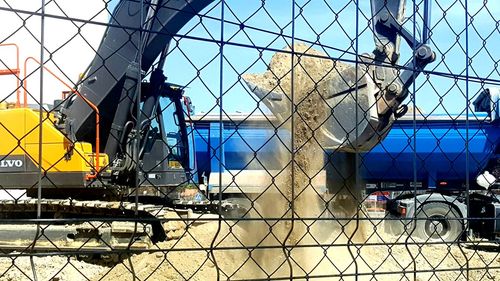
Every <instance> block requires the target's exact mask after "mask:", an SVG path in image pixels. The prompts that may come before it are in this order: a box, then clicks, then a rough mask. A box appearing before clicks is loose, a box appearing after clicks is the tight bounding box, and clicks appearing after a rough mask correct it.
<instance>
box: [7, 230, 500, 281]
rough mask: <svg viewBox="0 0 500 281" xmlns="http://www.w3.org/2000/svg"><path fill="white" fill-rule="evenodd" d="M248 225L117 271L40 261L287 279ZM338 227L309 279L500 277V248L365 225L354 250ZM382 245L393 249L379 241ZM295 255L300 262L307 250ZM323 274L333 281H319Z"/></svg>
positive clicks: (144, 275) (80, 272)
mask: <svg viewBox="0 0 500 281" xmlns="http://www.w3.org/2000/svg"><path fill="white" fill-rule="evenodd" d="M249 224H250V223H249ZM249 226H250V225H248V226H243V227H240V226H230V225H227V224H225V223H224V222H222V224H221V227H220V229H219V224H218V223H217V222H209V223H205V224H201V225H198V226H193V227H190V228H188V229H187V230H186V232H185V233H184V235H183V237H182V238H181V239H179V240H171V241H168V242H163V243H160V244H159V245H158V248H157V252H154V253H143V254H140V255H135V256H133V257H131V258H130V261H131V263H130V262H129V260H124V261H123V262H122V263H119V264H117V265H115V266H112V267H108V266H99V265H95V264H90V263H86V262H83V261H78V260H76V259H74V258H67V257H60V256H54V257H42V258H34V263H35V269H36V272H37V277H38V280H134V279H133V274H132V272H134V273H135V275H136V276H137V280H229V279H230V280H251V279H269V278H285V279H288V277H289V276H290V266H289V264H288V263H287V262H285V263H282V262H283V261H286V259H285V258H284V254H283V249H282V248H280V249H264V250H261V251H270V252H272V253H273V254H274V259H272V260H268V261H267V264H259V265H257V264H256V261H258V259H257V258H256V251H259V250H253V251H252V250H247V249H243V247H244V246H243V245H242V241H244V236H245V235H247V234H248V233H251V232H252V231H250V232H249V231H248V227H249ZM332 226H333V225H332ZM333 227H334V228H333V230H334V231H333V232H332V233H331V235H330V237H328V238H326V239H325V240H324V241H321V242H322V244H323V245H322V246H321V247H320V246H314V247H311V248H310V249H309V250H308V251H307V252H308V253H316V254H317V255H316V256H309V257H310V259H311V260H310V261H309V264H315V268H314V269H313V270H312V271H311V272H309V274H308V275H309V277H310V279H312V280H315V279H316V278H314V276H318V279H317V280H340V276H341V275H342V276H343V279H342V280H354V277H353V275H354V274H355V273H358V279H357V280H445V281H448V280H449V281H452V280H500V270H499V269H488V267H499V266H500V252H499V250H498V248H494V247H492V248H489V249H488V248H487V247H483V248H482V249H480V250H477V249H471V248H467V247H466V246H465V245H460V246H458V245H444V244H443V245H427V246H417V245H411V246H406V245H405V244H404V242H405V238H404V237H402V238H400V239H399V241H398V240H396V239H395V238H394V237H389V236H385V235H381V237H379V236H377V234H378V233H382V229H380V227H379V230H377V231H376V232H374V231H373V227H371V228H370V227H366V229H370V230H372V231H370V232H369V233H367V234H368V235H367V237H369V238H368V240H367V242H366V243H361V244H358V245H353V246H347V245H345V244H344V243H345V242H348V238H347V237H346V235H345V234H344V235H339V233H340V231H339V228H338V226H333ZM218 230H219V231H218ZM335 230H336V231H335ZM217 233H218V234H217ZM346 234H348V233H346ZM351 234H352V232H351ZM382 241H384V242H385V243H386V244H385V245H380V244H377V243H380V242H382ZM410 241H411V240H410ZM395 242H398V243H401V244H400V245H397V244H395ZM343 244H344V245H343ZM211 245H212V246H213V251H211V250H210V248H211ZM311 245H314V244H311ZM231 247H234V249H232V248H231ZM238 248H239V249H238ZM291 251H292V254H291V256H292V257H293V256H294V255H298V254H300V251H301V250H300V249H299V248H294V249H292V250H291ZM297 252H298V253H297ZM257 256H258V255H257ZM130 264H132V265H133V269H132V268H131V266H130ZM292 264H293V261H292ZM0 269H1V272H5V273H4V274H3V275H2V277H0V280H33V279H34V278H33V272H32V270H31V265H30V261H29V258H26V257H23V258H17V259H15V260H11V259H6V258H3V259H1V260H0ZM404 272H406V273H404ZM319 275H321V276H328V275H330V277H326V278H319ZM293 276H294V277H295V278H297V279H295V280H305V278H299V277H304V272H300V270H297V269H296V268H294V273H293ZM467 277H468V278H467Z"/></svg>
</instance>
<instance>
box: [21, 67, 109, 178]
mask: <svg viewBox="0 0 500 281" xmlns="http://www.w3.org/2000/svg"><path fill="white" fill-rule="evenodd" d="M29 60H32V61H34V62H36V63H38V64H39V65H40V66H41V67H42V68H43V69H44V70H46V71H47V72H48V73H50V74H51V75H52V76H53V77H54V78H56V79H57V80H58V81H59V82H61V83H62V84H63V85H64V86H66V87H67V88H68V89H69V90H70V91H71V92H72V93H75V94H76V95H77V96H78V97H80V98H81V99H82V100H83V101H84V102H85V103H86V104H87V105H88V106H90V108H92V109H93V110H94V111H95V113H96V116H95V128H96V133H95V151H96V154H95V162H96V163H95V166H94V167H95V173H94V174H87V179H95V178H96V177H97V175H98V173H99V170H100V167H99V166H100V164H99V148H100V138H99V131H100V127H99V108H97V106H96V105H95V104H93V103H92V102H91V101H90V100H88V99H87V98H86V97H84V96H83V95H82V94H80V92H78V90H76V89H74V88H72V87H71V86H70V85H68V84H67V83H66V82H64V81H63V80H62V79H61V78H59V77H58V76H57V75H56V74H55V73H54V72H52V71H51V70H50V69H48V68H47V67H46V66H45V65H43V64H42V63H41V62H40V61H38V60H37V59H35V58H34V57H28V58H26V60H25V61H24V104H25V106H26V103H27V96H28V94H27V85H28V83H27V79H26V78H27V77H26V65H27V64H28V61H29Z"/></svg>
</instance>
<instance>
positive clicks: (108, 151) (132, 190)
mask: <svg viewBox="0 0 500 281" xmlns="http://www.w3.org/2000/svg"><path fill="white" fill-rule="evenodd" d="M212 2H213V0H185V1H167V0H145V1H129V0H122V1H119V3H118V4H117V6H116V8H115V9H114V12H113V14H112V17H111V21H110V24H109V26H108V27H107V30H106V32H105V35H104V37H103V39H102V42H101V43H100V46H99V48H98V49H97V51H96V55H95V58H94V59H93V61H92V62H91V63H90V65H89V67H88V69H87V70H86V71H85V74H84V75H83V76H82V79H81V81H79V82H78V83H77V85H76V87H70V89H69V91H70V94H69V95H68V97H67V98H66V99H64V100H62V101H56V104H55V105H54V106H53V108H52V109H51V110H49V111H45V110H44V111H42V112H40V111H39V110H38V109H32V108H27V107H15V108H6V107H4V108H0V139H1V142H0V188H2V189H6V190H8V189H23V190H26V194H27V198H24V199H20V198H12V199H6V200H0V209H1V213H0V214H1V216H2V217H3V218H15V219H23V218H25V219H32V218H34V217H36V214H37V213H38V214H40V213H41V215H42V218H45V219H66V220H67V219H75V220H76V221H75V222H74V223H72V224H71V225H69V224H68V223H67V222H66V223H64V222H63V221H62V220H61V221H57V220H55V221H53V222H52V223H51V227H47V228H46V229H45V231H44V236H43V237H40V239H39V242H37V243H38V244H37V246H40V245H41V242H40V241H42V240H44V239H45V240H46V241H49V242H50V241H67V240H68V239H70V240H71V241H72V242H75V241H76V242H78V241H79V242H81V243H82V245H85V247H87V248H88V247H90V246H89V245H91V246H92V245H93V246H92V247H94V248H99V247H103V245H108V246H109V245H111V246H112V247H114V248H116V247H130V246H131V245H132V246H134V245H136V246H138V247H139V246H143V245H144V244H151V243H155V242H157V241H161V240H163V239H165V233H164V230H163V228H162V224H161V222H162V214H163V211H162V210H163V209H164V208H163V205H165V200H166V198H167V195H168V193H169V192H170V191H171V190H172V188H174V187H176V186H179V185H182V184H188V183H190V182H191V181H193V176H192V170H191V169H192V166H193V165H192V164H191V163H192V160H193V159H190V158H189V155H190V150H191V149H192V148H190V144H189V139H188V133H187V132H188V130H187V129H188V125H187V122H186V120H185V118H186V110H188V109H187V107H186V103H185V102H184V98H183V89H182V87H179V86H177V85H173V84H170V83H167V82H166V77H165V75H164V73H163V67H164V63H165V60H166V58H167V54H168V50H169V44H170V42H171V40H172V38H173V36H175V35H176V34H177V33H178V32H179V30H180V29H181V28H182V27H183V26H184V25H185V24H186V23H187V22H188V21H189V20H191V19H192V18H193V17H196V16H197V15H198V14H199V13H200V11H201V10H202V9H203V8H205V7H207V6H208V5H210V4H211V3H212ZM141 3H142V4H141ZM371 7H372V15H373V30H374V38H375V46H376V48H375V50H374V51H373V52H372V53H370V54H364V55H361V56H360V57H359V61H360V63H359V64H358V66H357V68H356V67H354V66H352V67H350V68H349V69H347V70H346V71H344V72H343V74H342V76H341V77H339V78H338V79H336V80H335V79H334V80H330V81H323V82H322V83H325V84H324V86H325V87H327V88H328V89H329V90H330V91H331V94H330V95H329V96H328V97H327V102H328V106H330V107H332V108H336V110H335V115H336V116H337V117H339V116H341V118H340V119H339V118H334V117H333V116H331V117H330V118H329V119H328V122H327V123H326V124H325V125H324V130H322V133H324V134H325V135H326V138H324V139H325V140H326V141H325V143H324V146H325V147H331V148H337V149H340V150H345V151H352V150H353V149H358V150H364V151H366V150H369V149H371V148H372V147H373V146H375V145H376V144H377V143H378V142H379V141H380V140H381V137H380V136H383V135H384V134H385V133H386V132H387V131H388V130H389V128H390V127H391V125H392V123H393V121H394V120H395V119H396V118H398V117H399V116H401V115H403V114H404V113H405V112H406V107H405V106H404V105H402V103H403V100H404V99H405V98H406V97H407V95H408V88H409V87H410V85H411V84H412V83H413V82H414V81H415V78H416V77H417V75H418V74H419V72H420V70H422V69H423V68H424V67H425V66H426V65H427V64H428V63H430V62H432V61H433V60H434V58H435V55H434V53H433V52H432V50H431V48H430V47H429V46H428V45H427V44H426V43H427V41H428V39H427V38H426V36H427V35H426V36H424V37H423V38H422V40H418V39H417V38H415V37H414V36H413V35H411V34H410V32H408V31H407V30H406V29H405V28H404V27H403V26H402V21H403V19H404V8H405V1H403V0H372V1H371ZM141 9H142V11H143V12H142V13H141ZM141 15H142V18H141ZM142 31H147V32H142ZM401 38H403V39H404V40H405V41H406V42H407V43H408V44H409V45H410V47H411V48H412V49H413V50H415V51H414V54H413V59H412V60H411V61H410V62H408V63H407V64H406V65H404V66H399V65H398V59H399V45H400V40H401ZM146 78H147V81H146ZM248 86H249V87H250V89H251V90H252V91H253V92H254V93H255V94H256V95H257V96H258V97H259V99H260V100H261V101H263V102H264V104H265V105H266V106H267V107H268V108H269V109H270V110H271V111H272V112H273V114H274V115H275V116H276V117H277V119H278V120H286V119H287V116H286V114H287V111H286V110H283V108H284V105H283V104H284V97H281V98H280V96H281V94H279V93H272V92H269V91H265V90H263V89H260V88H259V87H258V86H257V85H252V84H251V83H249V84H248ZM68 87H69V86H68ZM354 91H357V92H358V93H357V94H358V97H359V99H358V100H352V99H351V100H349V101H348V102H346V101H345V97H346V96H348V95H349V96H352V95H351V93H353V92H354ZM352 103H356V104H357V105H358V106H359V107H360V108H361V109H362V111H363V114H362V116H361V118H359V119H360V122H359V123H353V122H354V120H356V117H355V116H354V114H355V111H354V110H352ZM160 104H161V106H160ZM325 106H326V105H325ZM288 114H289V113H288ZM338 120H341V121H338ZM355 127H357V129H358V132H359V134H357V135H355V134H352V133H351V134H349V131H352V128H355ZM345 128H350V129H349V130H346V129H345ZM346 139H347V140H348V141H345V140H346ZM346 144H349V145H346ZM353 146H354V147H355V148H353ZM191 152H192V151H191ZM137 194H139V195H140V196H141V198H142V197H147V198H148V200H145V201H140V203H137V202H135V200H131V199H134V198H138V196H137V197H136V195H137ZM40 195H41V196H42V198H43V200H38V199H37V198H39V197H38V196H40ZM143 195H147V196H143ZM103 218H105V220H104V221H105V222H106V223H105V224H101V225H100V227H96V225H93V224H92V223H90V224H89V221H92V220H93V219H95V220H100V221H102V219H103ZM106 218H107V220H106ZM137 218H141V219H148V220H147V222H143V223H142V224H141V226H140V227H138V226H137V224H136V223H134V222H135V219H137ZM78 219H81V220H80V221H78ZM12 228H13V227H12ZM2 229H3V230H2V231H3V232H2V231H0V241H2V240H3V239H4V238H5V237H6V236H8V235H7V234H5V235H4V234H2V233H7V232H8V231H10V230H12V229H10V228H9V226H5V227H3V228H2ZM36 229H37V228H33V231H32V232H26V231H25V232H23V234H19V235H20V236H19V239H20V240H23V239H24V240H30V239H31V240H32V239H33V235H34V234H35V233H38V232H36V231H37V230H36ZM6 231H7V232H6ZM3 236H5V237H3ZM89 241H93V242H92V243H94V244H89ZM61 243H63V242H61ZM64 243H65V242H64ZM64 243H63V244H64ZM64 245H66V244H64ZM60 246H61V245H60ZM66 246H67V247H70V246H68V245H66ZM40 247H41V246H40ZM61 247H62V246H61ZM92 247H90V248H92Z"/></svg>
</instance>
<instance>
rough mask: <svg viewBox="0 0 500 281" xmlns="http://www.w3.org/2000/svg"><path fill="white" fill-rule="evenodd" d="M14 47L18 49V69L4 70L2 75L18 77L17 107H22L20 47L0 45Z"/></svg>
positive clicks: (0, 71) (6, 44)
mask: <svg viewBox="0 0 500 281" xmlns="http://www.w3.org/2000/svg"><path fill="white" fill-rule="evenodd" d="M5 46H13V47H14V48H16V68H15V69H10V68H8V69H2V70H0V75H15V76H16V77H17V81H16V84H17V89H16V107H21V90H20V89H21V78H20V77H19V74H21V69H19V46H18V45H17V44H15V43H4V44H0V47H5Z"/></svg>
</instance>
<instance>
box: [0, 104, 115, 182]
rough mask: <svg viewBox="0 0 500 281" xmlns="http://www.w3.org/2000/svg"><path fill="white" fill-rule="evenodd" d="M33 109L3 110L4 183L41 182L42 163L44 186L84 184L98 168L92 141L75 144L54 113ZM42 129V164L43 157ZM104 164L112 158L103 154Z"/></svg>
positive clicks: (0, 163)
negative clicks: (59, 125)
mask: <svg viewBox="0 0 500 281" xmlns="http://www.w3.org/2000/svg"><path fill="white" fill-rule="evenodd" d="M39 114H40V113H39V111H35V110H32V109H29V108H11V109H0V186H3V187H31V186H33V185H36V183H37V182H38V171H39V167H40V166H41V168H42V172H43V173H44V174H43V175H44V177H43V179H42V182H43V185H44V186H53V187H56V186H57V187H62V186H66V187H77V186H79V187H83V186H85V185H87V184H88V182H89V175H90V174H92V173H93V172H95V171H94V167H95V165H94V163H95V154H94V152H93V150H92V144H90V143H87V142H75V143H72V142H71V141H70V140H69V139H68V138H66V136H65V135H64V134H63V133H61V132H60V131H59V130H58V129H57V128H56V127H55V126H54V124H53V122H54V116H53V115H52V114H50V113H44V114H43V122H42V123H41V125H40V119H39V117H40V116H39ZM40 132H41V136H42V144H41V150H42V152H41V156H42V157H41V164H39V163H38V161H39V156H40V151H39V149H40ZM99 162H100V165H99V166H100V167H106V166H107V164H108V157H107V155H105V154H100V155H99Z"/></svg>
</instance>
